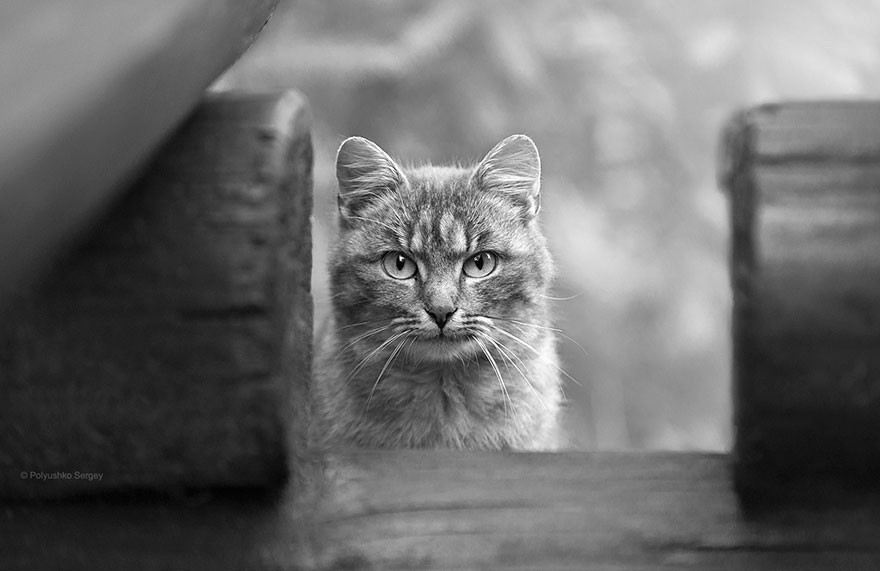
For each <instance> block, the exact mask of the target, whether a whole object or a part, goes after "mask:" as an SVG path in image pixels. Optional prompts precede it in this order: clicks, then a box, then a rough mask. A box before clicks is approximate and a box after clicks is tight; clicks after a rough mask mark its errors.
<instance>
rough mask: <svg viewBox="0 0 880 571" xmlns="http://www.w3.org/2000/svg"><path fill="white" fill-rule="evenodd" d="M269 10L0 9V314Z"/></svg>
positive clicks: (140, 4) (26, 4)
mask: <svg viewBox="0 0 880 571" xmlns="http://www.w3.org/2000/svg"><path fill="white" fill-rule="evenodd" d="M276 3H277V0H178V1H174V2H154V1H152V0H127V1H125V2H113V1H108V0H79V1H77V2H68V1H66V0H39V1H34V0H4V1H3V2H2V3H0V86H2V90H0V94H2V97H0V268H3V271H2V272H0V303H3V302H4V298H5V297H7V296H8V294H9V292H10V291H11V290H12V289H14V288H16V287H19V286H21V285H22V284H23V283H26V279H27V277H29V276H31V275H32V274H33V273H34V271H35V270H37V269H38V268H44V267H46V266H47V265H48V263H49V261H50V260H51V259H52V257H53V256H54V255H56V254H57V253H58V252H59V250H65V249H67V248H69V245H70V242H71V240H72V239H74V237H75V236H76V235H77V234H78V233H79V232H81V231H83V229H84V228H85V227H86V226H87V224H88V223H89V222H91V221H94V220H95V217H96V216H98V215H99V213H100V212H101V211H103V210H104V209H106V207H107V205H108V203H109V202H110V200H111V199H112V197H113V196H114V194H115V192H116V191H118V190H119V189H120V188H121V185H120V183H121V182H123V180H125V179H126V177H129V178H130V177H131V175H132V173H133V171H134V170H135V169H136V168H137V167H139V166H142V165H143V164H144V163H145V161H146V160H147V158H148V156H149V154H150V153H151V152H152V151H153V150H154V149H155V148H156V147H157V145H158V144H159V143H160V141H161V140H162V139H163V138H164V137H166V136H167V135H168V134H169V133H170V132H171V130H172V129H173V128H174V127H175V126H176V125H178V124H179V123H180V122H181V121H182V120H183V119H184V117H185V116H186V115H187V114H188V113H189V112H190V111H191V110H192V109H193V107H194V106H195V105H196V103H197V102H198V101H199V99H200V98H201V97H202V93H203V91H204V90H205V88H206V87H207V86H208V85H209V84H210V82H211V81H212V80H213V79H214V78H216V77H217V76H218V75H219V74H220V73H221V72H222V71H223V70H224V69H226V67H228V66H229V65H230V64H231V63H232V62H233V61H234V60H235V59H236V58H237V57H238V56H239V55H240V54H241V53H242V52H243V51H244V50H245V48H246V47H247V46H248V45H249V44H250V43H251V41H252V40H253V39H254V37H255V35H256V34H257V32H258V31H259V30H260V29H261V27H262V26H263V24H264V23H265V22H266V20H267V19H268V17H269V15H270V13H271V11H272V9H273V8H274V6H275V4H276Z"/></svg>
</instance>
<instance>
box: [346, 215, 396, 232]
mask: <svg viewBox="0 0 880 571" xmlns="http://www.w3.org/2000/svg"><path fill="white" fill-rule="evenodd" d="M349 218H352V219H354V220H362V221H364V222H372V223H373V224H378V225H379V226H384V227H385V228H387V229H389V230H391V231H392V232H394V234H398V233H399V232H400V229H399V228H395V227H394V226H392V225H390V224H386V223H385V222H382V221H380V220H376V219H375V218H367V217H366V216H354V215H349Z"/></svg>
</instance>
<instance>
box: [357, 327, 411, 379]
mask: <svg viewBox="0 0 880 571" xmlns="http://www.w3.org/2000/svg"><path fill="white" fill-rule="evenodd" d="M406 333H407V332H406V331H404V332H401V333H395V334H394V335H392V336H391V337H389V338H388V339H386V340H385V341H383V342H382V344H381V345H379V346H378V347H376V348H375V349H373V350H372V351H371V352H370V353H369V354H368V355H367V356H366V357H364V358H363V359H361V361H360V362H359V363H358V364H357V365H356V366H355V367H354V369H352V370H351V372H350V373H349V374H348V375H346V377H345V379H344V380H343V382H344V383H348V381H350V380H351V379H352V377H354V376H355V375H357V374H358V373H359V372H360V371H361V369H363V368H364V367H365V366H366V364H367V362H369V360H370V359H372V358H373V357H374V356H375V355H376V354H378V353H379V352H380V351H382V349H384V348H385V347H387V346H389V345H391V344H392V343H394V342H395V341H397V340H398V339H400V338H401V337H402V336H404V335H406Z"/></svg>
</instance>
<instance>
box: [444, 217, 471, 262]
mask: <svg viewBox="0 0 880 571" xmlns="http://www.w3.org/2000/svg"><path fill="white" fill-rule="evenodd" d="M437 234H438V235H439V237H440V243H441V244H442V245H443V248H444V249H446V250H449V251H452V252H454V253H456V254H464V253H466V252H467V236H466V235H465V231H464V227H463V226H462V224H461V222H460V221H458V220H457V219H456V218H455V217H454V216H453V215H452V214H451V213H449V212H444V213H443V215H442V216H441V217H440V221H439V223H438V224H437Z"/></svg>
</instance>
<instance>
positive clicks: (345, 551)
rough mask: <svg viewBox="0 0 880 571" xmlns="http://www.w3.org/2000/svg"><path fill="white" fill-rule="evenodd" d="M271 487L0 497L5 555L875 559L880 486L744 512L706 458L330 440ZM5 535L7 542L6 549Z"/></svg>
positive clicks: (490, 564)
mask: <svg viewBox="0 0 880 571" xmlns="http://www.w3.org/2000/svg"><path fill="white" fill-rule="evenodd" d="M313 468H314V474H313V480H312V482H313V486H312V487H311V488H300V489H299V490H298V492H294V491H292V490H290V489H288V490H287V491H286V492H285V493H284V494H282V495H281V496H280V497H277V498H274V499H273V498H259V499H248V498H246V497H241V496H239V497H232V498H230V497H219V498H218V497H215V498H208V497H205V496H198V497H194V498H190V499H189V500H188V501H185V502H168V501H164V502H163V501H137V502H133V501H130V500H126V499H116V500H114V501H110V500H108V499H99V500H98V501H93V502H64V503H61V504H58V503H53V504H30V505H23V504H17V505H9V506H6V507H5V508H0V565H2V566H4V567H8V568H15V569H22V570H30V569H34V570H36V569H47V568H55V567H57V562H58V561H67V562H70V561H73V562H76V564H77V566H80V567H82V568H88V569H122V568H124V569H132V570H147V569H150V570H152V569H167V568H175V569H193V570H197V569H206V570H207V569H210V570H222V569H253V570H277V569H315V570H316V569H523V570H525V569H609V570H610V569H665V568H669V569H700V570H704V569H730V570H738V569H742V570H746V569H747V570H754V569H791V570H812V569H871V568H876V567H877V565H880V519H878V517H877V516H878V513H880V511H878V509H880V498H878V497H877V496H873V495H868V496H866V495H860V496H846V495H843V494H842V493H840V492H836V493H835V496H834V499H833V501H831V502H830V503H831V504H833V505H831V506H827V507H824V508H815V507H814V508H791V507H789V508H785V509H782V510H779V511H776V512H771V513H765V514H761V515H760V516H755V515H746V514H745V513H744V512H743V511H742V510H741V508H740V506H739V503H738V501H737V498H736V496H735V494H734V493H733V490H732V486H731V475H730V469H729V459H728V458H727V457H726V456H724V455H704V454H608V453H598V454H596V453H592V454H591V453H553V454H548V453H520V454H516V453H508V454H505V453H468V452H462V451H412V450H410V451H368V450H362V451H351V452H344V451H343V452H336V453H332V454H330V455H329V456H327V457H325V458H319V457H316V458H315V460H314V463H313ZM4 543H5V545H4Z"/></svg>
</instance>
